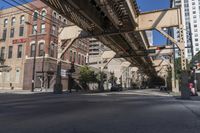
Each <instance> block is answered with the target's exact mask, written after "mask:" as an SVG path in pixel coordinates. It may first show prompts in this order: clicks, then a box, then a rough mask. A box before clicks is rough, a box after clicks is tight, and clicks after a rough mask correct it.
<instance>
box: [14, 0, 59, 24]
mask: <svg viewBox="0 0 200 133" xmlns="http://www.w3.org/2000/svg"><path fill="white" fill-rule="evenodd" d="M11 1H13V2H15V3H16V4H19V5H21V6H22V7H24V8H26V9H28V10H29V11H32V12H35V10H32V9H31V8H29V7H27V6H25V5H22V4H21V3H19V2H17V1H16V0H11ZM23 2H25V3H29V4H30V3H31V2H27V1H23ZM31 5H32V6H34V5H33V4H31ZM34 7H35V8H36V9H37V10H38V8H37V7H36V6H34ZM38 15H39V16H41V17H44V18H46V19H48V20H49V21H51V22H53V23H56V24H58V25H60V23H57V22H54V21H52V19H51V18H48V17H47V16H42V15H40V14H38ZM47 15H50V14H47ZM50 16H52V15H50ZM41 20H42V19H41ZM56 20H58V19H56ZM42 21H44V20H42ZM58 21H60V20H58ZM44 22H45V21H44ZM46 22H47V21H46ZM60 22H61V21H60Z"/></svg>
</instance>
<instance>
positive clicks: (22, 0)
mask: <svg viewBox="0 0 200 133" xmlns="http://www.w3.org/2000/svg"><path fill="white" fill-rule="evenodd" d="M12 1H15V3H16V0H12ZM19 1H21V2H24V3H27V4H29V5H31V6H33V7H34V8H35V9H37V10H39V8H38V7H37V6H35V5H34V4H32V3H31V2H28V1H27V0H19ZM19 4H20V3H19ZM24 6H25V5H24ZM27 8H28V7H27ZM29 10H30V11H33V12H34V10H32V9H31V8H29ZM46 15H47V16H52V15H51V14H48V13H47V14H46ZM41 16H42V15H41ZM47 16H45V18H48V17H47ZM42 17H43V16H42ZM55 19H56V18H55ZM48 20H50V21H52V20H51V18H48ZM56 20H57V21H59V22H61V21H60V20H59V19H56ZM52 22H54V21H52ZM54 23H56V22H54ZM56 24H60V23H56Z"/></svg>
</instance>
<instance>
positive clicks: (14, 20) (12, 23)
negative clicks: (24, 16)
mask: <svg viewBox="0 0 200 133" xmlns="http://www.w3.org/2000/svg"><path fill="white" fill-rule="evenodd" d="M15 22H16V19H15V17H13V18H12V19H11V26H14V25H15Z"/></svg>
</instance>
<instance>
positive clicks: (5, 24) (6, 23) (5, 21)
mask: <svg viewBox="0 0 200 133" xmlns="http://www.w3.org/2000/svg"><path fill="white" fill-rule="evenodd" d="M7 25H8V19H5V20H4V24H3V26H4V27H6V26H7Z"/></svg>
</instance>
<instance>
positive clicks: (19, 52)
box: [17, 45, 22, 58]
mask: <svg viewBox="0 0 200 133" xmlns="http://www.w3.org/2000/svg"><path fill="white" fill-rule="evenodd" d="M17 58H22V45H18V50H17Z"/></svg>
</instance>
